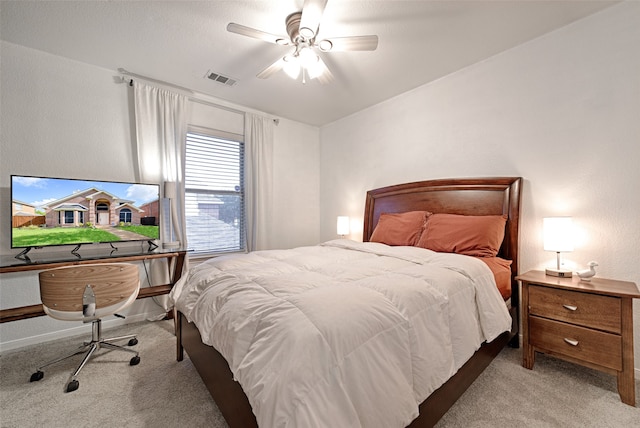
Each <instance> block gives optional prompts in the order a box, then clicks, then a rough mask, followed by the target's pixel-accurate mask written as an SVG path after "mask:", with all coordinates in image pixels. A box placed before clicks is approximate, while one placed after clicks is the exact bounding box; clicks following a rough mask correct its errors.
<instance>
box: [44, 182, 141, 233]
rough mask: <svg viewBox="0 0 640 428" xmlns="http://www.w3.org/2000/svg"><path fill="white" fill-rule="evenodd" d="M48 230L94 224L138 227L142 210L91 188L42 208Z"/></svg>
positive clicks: (123, 200)
mask: <svg viewBox="0 0 640 428" xmlns="http://www.w3.org/2000/svg"><path fill="white" fill-rule="evenodd" d="M43 208H44V211H45V217H46V224H47V227H61V226H62V227H64V226H68V227H73V226H83V225H85V224H87V223H91V224H93V225H103V226H115V225H117V224H118V223H120V222H124V223H131V224H140V218H141V217H142V215H143V213H144V210H143V209H141V208H138V207H136V206H135V205H133V201H130V200H126V199H121V198H119V197H117V196H115V195H112V194H111V193H109V192H106V191H104V190H99V189H96V188H94V187H92V188H90V189H86V190H82V191H80V192H77V193H74V194H72V195H69V196H66V197H64V198H61V199H58V200H55V201H53V202H51V203H49V204H47V205H46V206H44V207H43Z"/></svg>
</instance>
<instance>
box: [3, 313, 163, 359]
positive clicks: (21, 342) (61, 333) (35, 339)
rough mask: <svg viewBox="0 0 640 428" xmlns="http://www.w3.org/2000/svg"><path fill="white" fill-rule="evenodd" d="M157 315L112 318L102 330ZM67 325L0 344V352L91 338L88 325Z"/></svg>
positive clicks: (105, 323) (154, 317)
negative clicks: (85, 336) (77, 337)
mask: <svg viewBox="0 0 640 428" xmlns="http://www.w3.org/2000/svg"><path fill="white" fill-rule="evenodd" d="M157 315H158V314H157V313H144V314H135V315H127V317H126V318H125V319H122V318H113V319H111V318H110V319H106V320H102V328H103V329H108V328H112V327H118V326H121V325H126V324H131V323H134V322H139V321H145V320H148V319H149V320H154V319H156V318H157ZM69 325H73V327H71V328H67V329H64V330H57V331H52V332H50V333H44V334H39V335H36V336H29V337H24V338H22V339H16V340H11V341H8V342H1V343H0V352H7V351H11V350H14V349H19V348H24V347H25V346H29V345H36V344H38V343H44V342H50V341H52V340H59V339H64V338H67V337H73V336H78V335H81V334H86V333H87V332H88V334H89V336H91V326H90V325H89V324H78V323H69Z"/></svg>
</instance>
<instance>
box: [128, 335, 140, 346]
mask: <svg viewBox="0 0 640 428" xmlns="http://www.w3.org/2000/svg"><path fill="white" fill-rule="evenodd" d="M137 344H138V339H136V338H135V337H134V338H133V339H130V340H129V343H127V345H129V346H134V345H137Z"/></svg>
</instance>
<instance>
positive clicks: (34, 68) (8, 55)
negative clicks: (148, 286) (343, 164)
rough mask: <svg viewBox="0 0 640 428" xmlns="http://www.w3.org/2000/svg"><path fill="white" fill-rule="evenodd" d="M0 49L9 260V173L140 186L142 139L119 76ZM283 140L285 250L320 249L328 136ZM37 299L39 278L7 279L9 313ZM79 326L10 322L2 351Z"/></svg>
mask: <svg viewBox="0 0 640 428" xmlns="http://www.w3.org/2000/svg"><path fill="white" fill-rule="evenodd" d="M0 49H1V51H0V54H1V57H0V59H1V63H2V74H1V76H0V79H1V80H0V91H1V97H0V98H1V105H0V123H1V126H0V142H1V145H0V254H3V255H8V254H11V255H15V254H17V251H15V250H11V249H10V239H11V238H10V229H9V227H10V226H9V225H10V217H11V206H10V194H9V193H10V192H9V187H10V183H9V178H10V175H11V174H23V175H42V176H62V177H68V178H92V179H98V180H119V181H135V174H134V162H135V155H134V145H133V144H132V141H133V138H134V135H135V133H134V130H133V128H132V127H133V126H134V124H133V119H132V118H131V109H130V106H129V103H130V101H131V94H130V92H131V91H130V88H128V87H127V85H125V84H122V83H116V81H117V80H118V79H114V78H115V77H117V76H118V73H117V72H115V71H111V70H106V69H102V68H99V67H94V66H91V65H88V64H84V63H79V62H76V61H71V60H68V59H66V58H62V57H58V56H55V55H50V54H47V53H43V52H40V51H36V50H33V49H29V48H25V47H22V46H18V45H13V44H10V43H7V42H1V44H0ZM209 101H211V100H209ZM214 101H215V100H214ZM198 111H200V110H198ZM223 115H224V113H223ZM226 123H227V124H231V125H233V127H234V129H231V132H233V131H235V130H236V128H237V125H238V121H237V120H227V121H226ZM240 129H242V128H241V127H240ZM223 130H224V129H223ZM274 135H275V141H274V145H275V147H274V152H275V156H276V157H277V159H276V165H275V167H276V168H275V174H274V204H275V205H276V207H277V209H276V211H275V216H276V217H278V218H275V219H274V221H273V224H274V230H273V233H274V237H275V239H276V241H275V242H276V245H277V246H278V247H280V248H282V247H286V246H290V245H310V244H315V243H317V242H318V240H319V227H318V224H319V222H318V215H319V166H318V154H319V131H318V129H317V128H314V127H308V126H306V125H302V124H299V123H297V122H292V121H289V120H281V121H280V125H279V126H278V127H276V131H275V133H274ZM280 216H281V219H280V218H279V217H280ZM43 251H45V250H34V251H33V252H32V253H31V254H33V253H37V252H43ZM64 251H70V248H65V249H64ZM153 281H154V278H152V282H153ZM36 303H39V291H38V282H37V273H35V272H30V273H10V274H3V275H1V276H0V307H1V308H2V309H6V308H10V307H14V306H22V305H32V304H36ZM160 313H162V309H161V307H160V306H158V305H156V304H154V302H153V300H152V299H144V300H139V301H137V302H136V303H135V304H134V305H133V306H132V307H131V308H130V310H129V317H128V319H127V321H134V320H138V319H144V318H145V317H146V316H148V315H154V314H156V315H157V314H160ZM109 322H111V321H109ZM79 329H81V327H80V328H78V327H77V326H76V325H75V324H74V323H65V322H62V321H56V320H53V319H51V318H49V317H39V318H33V319H28V320H21V321H15V322H10V323H3V324H0V349H2V350H6V349H11V348H15V347H19V346H23V345H27V344H30V343H34V342H38V341H42V340H49V339H53V338H57V337H61V336H64V335H68V334H71V333H73V334H75V333H77V332H78V330H79Z"/></svg>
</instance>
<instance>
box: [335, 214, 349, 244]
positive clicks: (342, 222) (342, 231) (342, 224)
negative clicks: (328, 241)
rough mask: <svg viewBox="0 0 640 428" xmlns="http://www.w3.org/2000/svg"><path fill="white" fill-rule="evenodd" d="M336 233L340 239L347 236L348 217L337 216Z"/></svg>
mask: <svg viewBox="0 0 640 428" xmlns="http://www.w3.org/2000/svg"><path fill="white" fill-rule="evenodd" d="M337 232H338V235H340V237H342V238H344V236H345V235H348V234H349V217H347V216H344V215H340V216H338V224H337Z"/></svg>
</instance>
